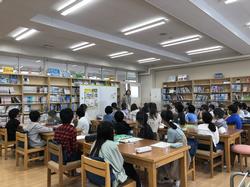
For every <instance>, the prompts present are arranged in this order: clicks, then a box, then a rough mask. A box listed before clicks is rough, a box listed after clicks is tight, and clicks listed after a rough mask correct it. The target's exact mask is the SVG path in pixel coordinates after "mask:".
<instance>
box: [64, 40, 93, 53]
mask: <svg viewBox="0 0 250 187" xmlns="http://www.w3.org/2000/svg"><path fill="white" fill-rule="evenodd" d="M95 45H96V44H95V43H89V42H80V43H77V44H74V45H72V46H70V47H69V48H70V49H71V50H72V51H78V50H81V49H85V48H88V47H92V46H95Z"/></svg>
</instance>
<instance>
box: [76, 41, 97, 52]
mask: <svg viewBox="0 0 250 187" xmlns="http://www.w3.org/2000/svg"><path fill="white" fill-rule="evenodd" d="M95 45H96V44H95V43H91V44H88V45H84V46H81V47H77V48H75V49H72V51H78V50H81V49H85V48H88V47H92V46H95Z"/></svg>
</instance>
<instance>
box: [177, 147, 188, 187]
mask: <svg viewBox="0 0 250 187" xmlns="http://www.w3.org/2000/svg"><path fill="white" fill-rule="evenodd" d="M179 162H180V164H179V172H180V180H181V187H187V153H186V151H185V152H184V156H183V157H182V158H180V161H179Z"/></svg>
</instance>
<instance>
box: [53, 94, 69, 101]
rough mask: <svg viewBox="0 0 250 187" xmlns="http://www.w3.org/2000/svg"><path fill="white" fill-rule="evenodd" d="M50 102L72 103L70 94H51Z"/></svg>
mask: <svg viewBox="0 0 250 187" xmlns="http://www.w3.org/2000/svg"><path fill="white" fill-rule="evenodd" d="M50 102H58V103H70V96H69V95H65V96H63V95H51V96H50Z"/></svg>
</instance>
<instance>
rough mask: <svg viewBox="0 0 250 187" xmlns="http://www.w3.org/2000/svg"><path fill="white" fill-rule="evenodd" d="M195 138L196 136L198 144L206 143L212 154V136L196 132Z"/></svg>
mask: <svg viewBox="0 0 250 187" xmlns="http://www.w3.org/2000/svg"><path fill="white" fill-rule="evenodd" d="M195 138H196V140H197V142H198V144H202V145H208V146H209V151H210V155H212V154H213V152H214V143H213V139H212V136H209V135H200V134H197V135H195Z"/></svg>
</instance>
